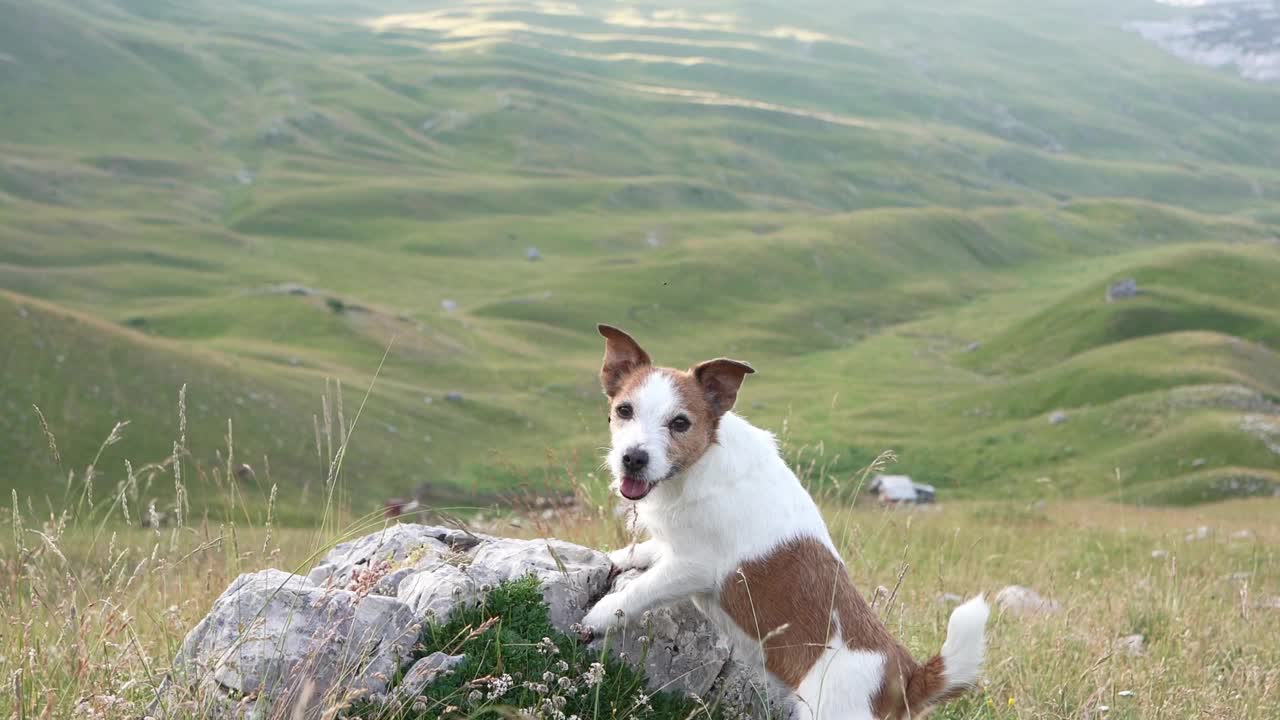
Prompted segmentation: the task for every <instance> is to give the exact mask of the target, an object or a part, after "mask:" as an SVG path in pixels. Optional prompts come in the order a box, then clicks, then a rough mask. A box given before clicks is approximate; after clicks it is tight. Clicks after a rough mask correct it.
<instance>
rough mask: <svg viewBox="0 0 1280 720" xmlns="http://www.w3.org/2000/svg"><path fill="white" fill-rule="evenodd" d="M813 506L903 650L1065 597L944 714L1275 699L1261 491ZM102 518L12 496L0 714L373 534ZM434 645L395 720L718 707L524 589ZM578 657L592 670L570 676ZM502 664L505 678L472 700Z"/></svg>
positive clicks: (116, 710) (141, 681)
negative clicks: (338, 545)
mask: <svg viewBox="0 0 1280 720" xmlns="http://www.w3.org/2000/svg"><path fill="white" fill-rule="evenodd" d="M812 477H814V478H816V477H817V475H813V476H812ZM596 490H597V491H598V490H599V488H596ZM824 509H825V514H826V516H827V520H828V523H829V524H830V526H831V528H832V530H833V533H834V534H835V536H836V538H837V544H838V546H839V548H840V550H841V552H842V553H843V554H844V556H845V558H846V561H847V562H848V564H849V568H850V572H851V574H852V576H853V578H854V581H855V584H856V585H857V586H858V587H859V588H860V589H861V590H862V592H864V593H865V594H866V595H867V596H868V597H869V598H875V599H876V608H877V611H878V612H879V614H880V615H881V617H882V618H883V619H884V620H885V621H886V622H887V623H888V624H889V626H890V627H891V629H892V630H893V632H894V633H895V635H897V636H898V637H900V638H901V639H902V641H903V642H904V643H905V644H907V646H908V647H909V648H910V649H911V651H912V652H913V653H914V654H916V655H917V656H926V655H928V654H932V653H933V652H936V650H937V648H938V647H939V646H940V643H941V641H942V636H943V634H944V633H945V626H946V618H947V614H948V612H949V610H950V605H948V604H947V603H946V602H944V601H941V600H940V599H939V598H941V597H942V596H943V594H945V593H955V594H960V595H967V594H969V593H973V592H979V591H982V592H986V593H988V594H989V595H990V594H992V593H994V592H995V591H996V590H998V589H999V588H1000V587H1002V586H1004V585H1006V584H1012V583H1017V584H1022V585H1026V586H1029V587H1032V588H1035V589H1036V590H1038V591H1039V592H1041V593H1043V594H1045V595H1047V596H1050V597H1052V598H1054V599H1056V600H1058V601H1060V602H1061V603H1062V607H1063V610H1062V611H1061V612H1060V613H1057V614H1052V615H1046V616H1035V617H1021V616H1017V615H1013V614H1007V613H1006V614H997V615H996V616H994V620H993V622H992V624H991V626H990V628H989V637H990V647H989V651H988V661H987V666H986V680H985V681H984V683H983V685H982V686H981V687H980V688H979V689H978V690H977V691H975V692H973V693H971V694H969V695H967V696H965V697H964V698H962V699H961V700H959V701H957V702H954V703H952V704H950V705H947V706H946V707H945V708H944V709H943V710H941V711H940V712H939V716H940V717H943V718H948V719H951V720H959V719H961V718H1001V719H1004V718H1008V719H1012V718H1020V719H1022V718H1025V719H1031V718H1035V719H1037V720H1039V719H1041V718H1063V719H1065V718H1078V717H1081V716H1082V715H1089V716H1093V715H1097V714H1102V713H1104V712H1106V713H1108V715H1109V716H1111V717H1122V718H1160V717H1170V716H1176V717H1206V718H1208V717H1239V718H1265V717H1271V716H1273V715H1274V714H1275V713H1276V712H1277V710H1278V709H1280V684H1278V683H1277V680H1278V678H1277V677H1276V668H1277V667H1280V656H1278V655H1277V648H1276V646H1275V644H1274V643H1272V642H1270V641H1269V638H1271V637H1273V636H1274V634H1275V632H1276V631H1278V630H1280V614H1278V613H1277V611H1276V610H1275V609H1274V608H1270V606H1269V603H1270V602H1273V599H1274V598H1275V597H1277V596H1278V595H1280V575H1277V574H1276V571H1275V568H1276V567H1280V565H1278V564H1277V560H1278V558H1276V557H1275V548H1276V547H1277V542H1278V541H1280V526H1278V525H1277V524H1276V522H1275V519H1274V518H1275V517H1276V509H1277V502H1276V500H1274V499H1270V498H1268V499H1259V500H1233V501H1229V502H1225V503H1219V504H1216V505H1212V506H1206V507H1199V508H1196V509H1194V510H1189V509H1158V508H1137V507H1133V506H1131V505H1124V504H1113V503H1109V502H1103V501H1062V502H1049V503H1040V504H1036V505H1035V506H1028V505H1026V504H1022V503H1016V502H965V503H948V504H945V505H943V506H940V507H938V508H935V509H934V511H927V510H928V509H921V510H919V511H911V510H898V511H894V510H883V509H876V508H871V507H869V506H862V505H859V506H856V507H850V506H849V505H847V504H845V503H836V504H827V505H826V506H825V508H824ZM117 511H118V509H117ZM194 517H200V515H199V514H196V515H194ZM106 520H107V518H105V517H103V516H102V515H101V510H99V511H97V513H94V512H85V513H84V514H82V515H76V514H73V513H72V512H67V513H63V514H60V515H56V516H54V517H52V518H46V517H42V515H41V514H39V513H32V511H31V510H28V509H27V508H24V507H23V504H22V503H19V504H18V506H17V507H16V509H15V510H14V511H13V512H12V514H8V516H7V517H6V518H5V521H4V522H5V525H7V526H8V527H6V528H4V530H5V531H6V535H11V537H12V538H13V540H12V542H6V543H4V544H3V546H2V548H3V549H2V550H0V579H2V581H3V583H4V585H5V588H6V591H5V592H4V593H3V594H2V595H0V616H3V618H4V619H5V622H6V624H7V626H8V627H10V628H11V632H8V633H6V634H5V636H4V642H3V643H2V644H0V671H3V673H4V675H5V676H6V677H7V678H9V679H10V681H11V685H10V690H9V691H8V692H7V693H6V694H5V695H4V696H3V698H4V699H3V700H0V705H3V706H5V712H4V715H5V716H6V717H32V718H35V717H60V716H66V715H68V714H72V713H74V714H76V715H77V716H89V717H103V718H116V717H121V718H123V717H136V716H137V715H138V713H139V712H140V711H141V710H142V709H143V708H144V707H145V706H146V705H147V704H148V703H149V702H150V699H151V697H152V694H153V693H154V691H155V689H156V687H157V686H158V684H159V682H160V681H161V679H162V678H163V677H164V675H165V672H166V669H167V666H168V663H169V662H170V661H171V659H172V657H173V656H174V653H175V652H176V649H177V646H178V645H179V644H180V642H181V639H182V637H183V636H184V635H185V633H186V632H187V630H188V629H189V628H190V627H192V626H193V625H194V623H195V622H196V621H197V620H198V619H199V618H200V617H201V616H202V615H203V614H204V613H205V612H206V611H207V610H208V608H209V606H210V605H211V604H212V601H213V599H214V598H215V597H216V596H217V595H218V594H219V593H220V592H221V591H222V589H223V588H224V587H225V586H226V585H227V584H228V583H229V582H230V580H231V579H233V578H234V577H235V576H236V575H237V574H238V573H241V572H249V571H253V570H256V569H259V568H264V567H282V568H287V569H290V570H294V571H305V569H306V568H307V567H308V566H309V564H310V563H311V562H313V561H314V560H315V559H316V558H317V557H318V556H319V554H320V553H321V552H323V550H324V548H325V547H327V546H330V545H331V543H332V542H335V541H336V540H338V539H340V538H341V537H344V536H345V537H349V536H351V535H352V534H360V533H365V532H370V531H373V530H375V529H376V527H377V526H378V525H379V522H378V521H368V520H366V521H346V523H347V524H346V525H345V527H338V526H337V525H334V526H331V528H332V529H330V530H326V531H322V532H320V533H317V532H316V531H311V530H301V529H287V528H278V527H274V526H271V525H255V524H252V523H248V522H235V521H231V520H228V521H223V522H217V523H215V522H212V521H209V520H204V519H202V520H200V521H198V522H192V523H191V524H187V525H181V526H171V527H169V528H164V529H145V528H139V527H137V523H136V521H135V522H134V523H133V524H131V525H128V526H125V525H121V524H119V523H114V522H112V523H108V522H106ZM508 521H510V522H511V523H512V524H510V525H508V524H507V522H508ZM516 521H519V522H516ZM618 522H619V521H617V520H614V519H612V516H611V514H610V513H607V512H603V511H601V512H598V511H597V510H596V509H595V508H594V507H591V505H590V504H586V505H580V506H578V507H577V508H575V509H565V510H561V511H558V512H557V513H555V514H554V516H552V517H548V516H545V515H542V514H538V515H534V516H530V517H524V518H522V517H520V516H519V514H516V515H514V516H513V515H507V516H506V517H505V519H503V520H501V521H499V523H500V524H499V527H498V528H497V529H498V531H499V532H501V533H503V534H509V535H516V536H530V537H532V536H542V535H554V536H557V537H561V538H565V539H568V540H571V541H577V542H581V543H584V544H587V545H591V546H596V547H609V546H616V545H617V544H618V543H619V542H620V538H624V537H625V531H624V529H623V528H622V527H621V526H620V525H619V524H618ZM1201 526H1204V527H1206V528H1208V529H1207V530H1206V531H1203V532H1200V531H1197V528H1199V527H1201ZM877 586H884V588H893V590H892V591H889V590H885V589H884V588H882V589H880V590H877V589H876V588H877ZM1135 633H1136V634H1141V635H1143V637H1144V650H1143V652H1142V653H1141V654H1136V655H1131V654H1129V653H1127V652H1124V651H1121V650H1118V649H1117V646H1116V644H1115V643H1116V642H1117V640H1118V639H1119V638H1122V637H1125V636H1128V635H1131V634H1135ZM543 637H548V638H551V644H550V645H547V644H546V643H545V642H544V641H543V640H542V638H543ZM552 646H554V648H555V650H552V649H551V647H552ZM435 650H442V651H447V652H456V651H460V650H461V651H465V652H466V653H467V654H468V658H469V660H468V662H467V663H466V664H465V665H463V666H461V667H459V668H457V669H456V670H455V672H454V674H453V675H450V676H448V677H447V678H445V680H444V681H443V682H442V684H440V685H438V686H436V687H434V688H432V689H431V690H430V692H428V693H427V694H426V696H425V697H423V698H422V699H421V700H420V701H416V707H415V706H414V704H410V705H409V706H408V707H406V708H404V713H403V715H399V716H398V717H436V716H438V715H439V713H440V712H441V710H442V708H444V707H448V706H452V707H454V708H458V709H459V710H458V712H460V713H461V715H459V716H467V717H498V716H503V715H502V713H503V712H505V711H503V710H502V709H501V708H503V707H509V708H512V709H515V708H519V707H527V706H539V705H540V704H541V703H542V701H543V700H550V699H551V697H552V696H554V695H555V693H554V692H551V693H547V692H543V691H542V690H541V689H540V688H538V687H537V685H538V684H539V683H540V682H541V680H540V678H542V676H543V673H544V672H551V673H552V674H553V678H554V679H553V682H557V683H558V678H559V677H567V678H569V682H571V683H573V684H574V686H575V687H576V690H575V691H574V692H575V693H576V694H572V693H570V694H567V695H565V697H566V700H565V703H566V704H564V705H563V709H564V710H565V711H566V713H569V714H572V713H577V714H579V716H580V717H618V718H631V717H654V718H685V717H707V716H714V715H715V713H717V712H718V710H716V709H715V708H714V707H712V706H708V707H705V708H700V707H698V706H695V705H691V704H690V703H688V702H687V701H681V700H679V699H677V698H673V697H666V696H661V695H655V696H652V697H651V698H649V699H648V704H649V705H651V707H652V710H643V707H644V702H643V701H641V700H640V695H639V694H638V693H639V692H640V686H641V679H640V678H639V677H638V676H637V675H636V674H634V673H633V672H631V671H628V670H625V669H623V668H622V667H620V666H618V665H617V664H616V663H614V662H613V661H609V660H605V659H604V658H602V657H599V656H596V655H594V654H592V653H587V652H585V651H584V650H583V649H582V648H581V647H579V646H578V645H577V644H576V641H574V640H572V639H570V638H567V637H564V636H560V635H557V634H556V633H555V632H554V631H552V630H551V629H550V628H549V625H548V624H547V620H546V615H545V609H544V607H543V606H542V605H541V603H540V599H539V598H538V597H537V593H536V591H534V589H533V586H532V585H529V584H528V583H527V582H519V583H515V584H512V585H507V586H503V587H501V588H499V589H498V590H497V591H496V592H494V593H493V594H492V595H491V596H490V599H489V601H488V603H487V604H486V605H485V606H483V607H481V608H477V609H475V610H473V611H470V612H468V613H466V614H464V615H460V616H458V617H456V618H454V619H453V620H452V621H451V622H450V623H449V624H448V625H443V626H439V625H437V626H429V627H428V628H427V629H426V630H425V632H424V635H423V638H422V642H421V644H420V647H419V650H418V652H419V653H420V654H426V653H428V652H431V651H435ZM559 660H563V661H564V663H565V665H564V666H563V667H562V666H560V665H559V662H558V661H559ZM595 662H602V663H603V666H604V668H605V672H604V678H605V680H604V681H603V682H602V683H600V684H599V685H590V684H586V685H584V682H583V678H582V675H583V673H585V672H588V671H590V670H591V663H595ZM504 673H506V674H510V675H512V677H513V683H514V684H515V685H516V688H515V690H514V691H513V692H512V694H510V695H502V696H501V697H499V696H496V695H495V696H493V697H490V696H489V693H490V692H491V691H492V690H493V688H491V687H490V686H491V685H492V684H493V682H494V678H495V677H497V676H501V675H502V674H504ZM517 675H518V676H519V677H518V678H517V677H516V676H517ZM521 678H523V679H521ZM526 681H528V682H531V683H533V686H531V687H530V686H524V685H522V683H524V682H526ZM597 688H599V690H598V692H597ZM473 691H480V693H479V694H480V696H481V697H479V698H477V697H475V695H473ZM597 696H599V697H600V703H601V704H600V705H599V706H597V705H596V701H597ZM553 702H558V701H553ZM1103 706H1106V707H1108V708H1110V710H1109V711H1103V710H1102V709H1101V708H1102V707H1103ZM642 710H643V711H642Z"/></svg>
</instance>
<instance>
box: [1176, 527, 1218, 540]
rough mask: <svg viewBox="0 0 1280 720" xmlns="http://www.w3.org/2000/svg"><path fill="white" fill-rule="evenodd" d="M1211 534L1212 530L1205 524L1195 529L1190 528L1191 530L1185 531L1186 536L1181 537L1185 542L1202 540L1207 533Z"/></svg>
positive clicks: (1206, 536)
mask: <svg viewBox="0 0 1280 720" xmlns="http://www.w3.org/2000/svg"><path fill="white" fill-rule="evenodd" d="M1211 534H1212V531H1211V530H1209V528H1208V527H1207V526H1205V525H1201V526H1200V527H1198V528H1196V529H1195V530H1192V531H1191V532H1189V533H1187V534H1186V536H1185V537H1183V538H1182V539H1183V540H1185V541H1187V542H1194V541H1196V540H1204V539H1206V538H1208V537H1209V535H1211Z"/></svg>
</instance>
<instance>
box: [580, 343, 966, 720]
mask: <svg viewBox="0 0 1280 720" xmlns="http://www.w3.org/2000/svg"><path fill="white" fill-rule="evenodd" d="M599 330H600V334H601V335H603V336H604V337H605V354H604V367H603V368H602V369H601V372H600V379H601V382H602V384H603V385H604V392H605V395H607V396H608V397H609V401H610V406H611V407H610V414H609V428H610V431H611V434H612V440H613V442H612V447H611V449H610V451H609V455H608V465H609V468H610V470H611V471H612V473H613V476H614V484H615V487H616V488H617V490H618V492H619V493H621V495H622V496H623V497H625V498H627V499H628V500H631V501H634V502H635V510H636V516H637V519H638V522H639V524H640V525H641V526H642V527H643V529H645V530H647V531H648V533H649V535H650V539H648V540H646V541H644V542H641V543H637V544H635V545H632V546H630V547H627V548H623V549H621V550H618V551H616V552H614V553H613V554H611V555H610V559H611V560H612V561H613V563H614V565H615V566H616V567H617V568H618V569H619V570H627V569H633V568H643V569H645V572H644V573H643V574H642V575H640V576H639V577H638V578H636V579H635V580H634V581H632V582H631V583H630V584H628V585H627V586H626V587H625V588H624V589H622V590H620V591H618V592H616V593H612V594H610V595H606V596H605V597H604V598H602V599H601V600H600V602H599V603H597V604H596V606H595V607H594V608H592V610H591V612H590V613H588V615H587V617H586V618H585V619H584V620H583V624H584V626H586V628H587V632H588V633H594V634H596V635H600V634H602V633H604V632H605V631H607V630H609V629H610V628H613V627H616V626H617V625H619V624H621V623H622V622H624V620H625V619H626V618H639V617H640V616H641V614H642V613H644V611H646V610H648V609H651V608H654V607H657V606H660V605H663V604H666V603H671V602H675V601H678V600H682V599H684V598H692V599H693V601H694V603H695V604H696V605H697V606H698V608H699V609H700V610H702V612H704V613H705V614H706V615H707V617H708V618H710V619H711V621H712V622H713V623H714V624H715V625H716V626H717V627H718V628H720V630H721V631H722V632H724V633H725V634H726V635H727V636H728V637H729V638H731V639H732V641H733V643H734V645H735V648H736V652H737V653H739V657H741V658H744V659H747V662H748V664H753V663H754V664H755V665H756V666H757V667H761V666H762V667H764V668H765V669H766V670H767V675H768V676H769V678H768V679H769V680H771V681H772V682H774V683H776V684H777V685H779V686H782V687H785V688H786V689H787V691H788V692H789V693H790V695H791V698H792V702H793V707H794V710H793V714H794V716H796V717H800V718H814V719H817V720H836V719H837V718H838V719H839V720H869V719H871V718H877V719H879V720H897V719H898V718H919V717H921V716H922V715H923V714H924V713H925V712H926V711H927V710H928V709H929V708H930V707H931V706H932V705H934V704H936V703H938V702H940V701H943V700H947V699H950V698H952V697H955V696H956V695H959V694H960V693H961V692H963V691H964V690H965V689H966V688H968V687H970V686H972V685H973V684H974V683H975V682H976V681H977V679H978V672H979V670H980V668H981V665H982V656H983V652H984V648H985V640H984V637H983V632H984V629H985V626H986V622H987V614H988V609H987V605H986V603H985V602H984V601H983V599H982V597H981V596H979V597H975V598H973V599H972V600H970V601H968V602H966V603H965V604H963V605H961V606H960V607H959V608H957V609H956V610H955V612H953V613H952V615H951V620H950V622H949V624H948V627H947V639H946V643H945V644H944V645H943V646H942V652H941V653H940V654H938V655H937V656H935V657H933V658H932V659H930V660H929V661H928V662H925V663H923V664H921V663H918V662H916V661H915V660H914V659H913V658H912V657H911V655H910V653H909V652H908V651H907V649H906V648H904V647H903V646H902V645H901V644H900V643H898V642H897V641H896V640H895V639H894V638H893V636H892V635H890V634H889V631H888V630H887V629H886V628H885V626H884V624H883V623H881V622H880V620H879V619H878V618H877V617H876V615H875V613H874V611H873V610H872V609H871V608H870V607H869V606H868V605H867V603H866V601H865V600H864V599H863V598H862V596H861V595H860V594H859V593H858V591H857V590H856V589H854V587H853V585H852V583H851V582H850V581H849V575H848V572H847V571H846V569H845V566H844V562H843V561H842V560H841V558H840V555H839V553H838V552H837V551H836V548H835V545H834V543H832V541H831V535H830V533H829V532H828V531H827V526H826V523H825V522H824V521H823V519H822V515H821V513H820V512H819V511H818V507H817V505H815V504H814V502H813V499H812V498H811V497H810V496H809V493H808V492H806V491H805V489H804V488H803V487H802V486H801V485H800V481H799V480H798V479H797V478H796V476H795V474H794V473H792V472H791V470H790V468H788V467H787V465H786V463H785V462H784V461H783V459H782V457H781V456H780V455H779V454H778V446H777V442H776V441H775V439H774V437H773V435H772V434H770V433H768V432H766V431H764V430H761V429H759V428H757V427H754V426H752V425H751V424H750V423H748V422H747V421H746V420H744V419H742V418H741V417H739V416H737V415H735V414H733V413H731V412H729V411H730V410H731V409H732V408H733V405H734V402H735V401H736V399H737V396H738V389H739V387H740V386H741V385H742V381H743V379H744V378H745V377H746V376H747V375H749V374H750V373H752V372H753V370H752V369H751V367H750V366H749V365H746V364H745V363H741V362H738V361H736V360H728V359H724V358H721V359H717V360H709V361H707V362H704V363H701V364H699V365H696V366H694V367H693V368H691V369H690V370H688V371H680V370H673V369H670V368H665V367H656V366H654V365H653V363H652V362H651V361H650V359H649V355H648V354H647V353H645V351H644V350H642V349H641V348H640V346H639V345H638V344H637V343H636V341H635V340H633V339H632V338H631V337H630V336H629V335H627V334H626V333H624V332H622V331H621V330H618V329H617V328H613V327H609V326H607V325H601V326H600V327H599Z"/></svg>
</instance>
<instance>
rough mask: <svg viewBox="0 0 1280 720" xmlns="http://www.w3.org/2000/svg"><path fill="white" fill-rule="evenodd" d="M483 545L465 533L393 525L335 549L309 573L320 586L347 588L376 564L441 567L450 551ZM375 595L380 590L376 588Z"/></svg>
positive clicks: (446, 529) (310, 578) (430, 527)
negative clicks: (360, 573) (440, 564)
mask: <svg viewBox="0 0 1280 720" xmlns="http://www.w3.org/2000/svg"><path fill="white" fill-rule="evenodd" d="M479 542H480V538H478V537H475V536H472V535H468V534H467V533H465V532H463V531H461V530H453V529H449V528H440V527H432V526H429V525H414V524H410V523H401V524H396V525H390V526H388V527H387V528H386V529H385V530H382V531H379V532H376V533H373V534H371V535H366V536H364V537H362V538H360V539H358V540H352V541H350V542H345V543H340V544H338V545H336V546H334V548H333V549H332V550H330V551H329V552H328V553H327V554H326V555H325V556H324V558H323V559H322V560H321V561H320V563H319V564H318V565H316V566H315V567H314V568H312V570H311V572H310V573H308V574H307V579H308V580H309V581H311V582H312V583H315V584H316V585H322V586H325V587H333V588H346V587H347V586H348V585H349V584H350V583H351V581H352V580H353V579H354V577H355V575H356V574H357V573H359V572H361V571H362V570H364V569H367V568H369V567H370V566H371V565H372V563H374V562H375V561H387V562H389V563H391V564H393V565H395V566H398V568H402V567H403V564H404V563H405V562H409V563H410V565H411V567H412V568H416V569H419V570H421V569H423V568H428V567H434V566H436V565H438V564H439V563H440V562H441V559H442V558H443V557H444V556H445V555H447V554H448V553H450V552H456V551H462V550H467V549H470V548H472V547H474V546H476V545H477V544H479ZM390 570H391V568H388V571H389V572H390ZM375 592H378V589H376V588H375ZM395 592H396V591H395V589H394V588H390V592H386V593H384V594H389V595H394V594H395Z"/></svg>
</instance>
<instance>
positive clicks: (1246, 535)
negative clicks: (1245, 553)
mask: <svg viewBox="0 0 1280 720" xmlns="http://www.w3.org/2000/svg"><path fill="white" fill-rule="evenodd" d="M1231 539H1232V540H1252V539H1253V531H1252V530H1237V531H1235V532H1233V533H1231Z"/></svg>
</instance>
